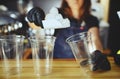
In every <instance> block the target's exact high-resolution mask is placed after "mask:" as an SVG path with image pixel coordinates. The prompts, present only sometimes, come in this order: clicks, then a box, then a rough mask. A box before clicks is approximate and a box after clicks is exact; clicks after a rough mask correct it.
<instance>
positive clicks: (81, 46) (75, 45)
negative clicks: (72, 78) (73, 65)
mask: <svg viewBox="0 0 120 79" xmlns="http://www.w3.org/2000/svg"><path fill="white" fill-rule="evenodd" d="M66 42H67V43H68V44H69V46H70V47H71V50H72V52H73V54H74V57H75V59H76V61H77V63H78V64H79V65H80V67H81V69H82V70H83V72H90V71H92V70H91V68H92V66H93V64H92V63H91V62H92V61H91V56H90V50H89V44H90V43H91V37H90V34H88V33H87V32H83V33H78V34H75V35H72V36H70V37H68V38H67V39H66Z"/></svg>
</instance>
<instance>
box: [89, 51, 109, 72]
mask: <svg viewBox="0 0 120 79" xmlns="http://www.w3.org/2000/svg"><path fill="white" fill-rule="evenodd" d="M91 58H92V64H93V68H92V70H93V71H96V70H110V69H111V66H110V62H109V61H108V59H107V56H106V55H105V54H103V53H101V52H100V51H99V50H96V51H94V52H93V53H92V54H91Z"/></svg>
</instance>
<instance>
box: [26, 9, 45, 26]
mask: <svg viewBox="0 0 120 79" xmlns="http://www.w3.org/2000/svg"><path fill="white" fill-rule="evenodd" d="M44 18H45V13H44V11H43V10H42V9H41V8H39V7H34V8H32V9H31V10H30V11H29V12H28V13H27V19H28V20H29V22H33V23H34V24H36V25H37V26H41V27H42V28H43V24H42V20H44Z"/></svg>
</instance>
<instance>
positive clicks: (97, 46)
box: [88, 27, 103, 52]
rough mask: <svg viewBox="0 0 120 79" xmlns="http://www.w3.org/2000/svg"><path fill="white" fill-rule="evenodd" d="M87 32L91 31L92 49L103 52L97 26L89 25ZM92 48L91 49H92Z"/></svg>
mask: <svg viewBox="0 0 120 79" xmlns="http://www.w3.org/2000/svg"><path fill="white" fill-rule="evenodd" d="M88 32H90V33H91V41H92V46H93V47H94V50H99V51H101V52H103V46H102V43H101V39H100V34H99V28H98V27H91V28H90V29H89V30H88ZM94 50H93V51H94Z"/></svg>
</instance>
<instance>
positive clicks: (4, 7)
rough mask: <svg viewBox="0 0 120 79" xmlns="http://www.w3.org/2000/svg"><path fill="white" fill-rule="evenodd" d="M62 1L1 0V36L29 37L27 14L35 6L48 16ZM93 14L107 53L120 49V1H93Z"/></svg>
mask: <svg viewBox="0 0 120 79" xmlns="http://www.w3.org/2000/svg"><path fill="white" fill-rule="evenodd" d="M61 1H62V0H0V35H1V34H23V35H25V36H26V37H27V36H28V32H29V31H28V29H29V27H28V25H27V23H26V21H25V16H26V14H27V12H28V11H29V10H30V9H31V8H32V7H34V6H39V7H41V8H42V9H43V10H44V11H45V13H46V14H47V13H48V12H49V10H50V9H51V8H52V7H58V8H59V7H60V5H61ZM91 1H92V6H91V14H92V15H94V16H96V17H97V18H98V19H99V21H100V24H99V26H100V36H101V40H102V44H103V46H104V49H105V50H108V52H107V53H109V52H110V53H111V55H112V54H114V53H116V52H117V51H118V50H119V49H120V36H119V34H120V30H119V29H120V19H119V17H118V15H117V11H120V5H119V3H120V0H91Z"/></svg>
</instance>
